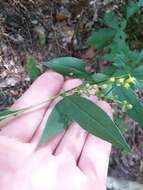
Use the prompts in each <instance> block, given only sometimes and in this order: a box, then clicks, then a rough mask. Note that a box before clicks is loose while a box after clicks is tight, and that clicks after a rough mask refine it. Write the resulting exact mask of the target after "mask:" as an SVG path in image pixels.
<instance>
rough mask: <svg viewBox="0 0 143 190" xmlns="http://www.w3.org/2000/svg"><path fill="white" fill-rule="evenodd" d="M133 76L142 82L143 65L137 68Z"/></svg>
mask: <svg viewBox="0 0 143 190" xmlns="http://www.w3.org/2000/svg"><path fill="white" fill-rule="evenodd" d="M133 75H134V76H135V77H136V78H137V79H140V80H142V79H143V65H141V66H139V67H137V68H136V69H135V70H134V71H133Z"/></svg>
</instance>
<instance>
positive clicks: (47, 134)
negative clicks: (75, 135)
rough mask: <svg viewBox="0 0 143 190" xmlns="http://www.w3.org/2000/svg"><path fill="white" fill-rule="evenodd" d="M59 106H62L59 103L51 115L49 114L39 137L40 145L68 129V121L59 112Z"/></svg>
mask: <svg viewBox="0 0 143 190" xmlns="http://www.w3.org/2000/svg"><path fill="white" fill-rule="evenodd" d="M60 104H62V102H61V101H60V102H59V103H57V104H56V106H55V107H54V109H53V111H52V113H51V114H50V116H49V118H48V120H47V123H46V126H45V129H44V131H43V134H42V136H41V139H40V144H43V143H45V142H46V141H47V140H48V139H50V138H52V137H54V136H56V135H57V134H59V133H61V132H62V131H63V130H64V129H65V128H67V127H68V123H69V119H68V117H67V116H66V115H65V114H63V113H62V112H61V111H60V110H59V106H60Z"/></svg>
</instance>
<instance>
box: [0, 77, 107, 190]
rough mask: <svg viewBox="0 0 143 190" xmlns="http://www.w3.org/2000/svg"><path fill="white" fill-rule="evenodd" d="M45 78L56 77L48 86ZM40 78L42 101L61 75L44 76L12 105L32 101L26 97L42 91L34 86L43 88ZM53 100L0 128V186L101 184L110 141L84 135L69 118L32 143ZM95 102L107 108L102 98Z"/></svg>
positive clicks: (44, 189) (28, 188) (55, 188)
mask: <svg viewBox="0 0 143 190" xmlns="http://www.w3.org/2000/svg"><path fill="white" fill-rule="evenodd" d="M50 80H52V81H53V80H55V81H54V82H53V84H51V86H50ZM40 83H42V84H44V83H48V85H49V90H48V92H47V91H46V90H45V92H43V97H41V100H42V99H44V98H45V97H47V96H54V95H55V94H56V93H58V92H59V91H60V89H61V87H62V84H63V79H62V77H61V76H59V75H57V74H55V73H48V74H45V75H43V76H42V77H41V79H39V80H37V82H35V84H33V86H32V87H31V88H30V89H29V91H27V93H26V94H25V95H24V96H23V97H22V98H21V99H20V100H18V101H17V103H16V104H15V105H14V106H13V108H20V107H25V104H27V105H28V104H30V103H31V101H30V100H33V101H34V100H35V101H37V98H36V97H33V96H34V95H35V96H37V97H38V98H39V97H40V96H39V95H38V94H37V93H40V91H42V89H41V90H40V91H39V89H38V88H37V87H39V88H43V85H42V84H40ZM77 83H79V81H78V80H76V79H75V80H71V81H67V82H65V84H64V87H63V88H65V89H69V88H72V87H73V86H75V85H77ZM45 85H46V84H45ZM36 90H37V92H36ZM34 91H35V93H34ZM44 96H45V97H44ZM26 100H27V102H26ZM95 101H97V100H95ZM34 103H36V102H33V104H34ZM54 104H55V102H53V103H52V104H51V105H50V106H49V104H47V105H46V106H45V107H44V108H42V109H40V110H37V111H34V112H33V113H29V114H26V115H24V116H21V117H20V118H17V119H16V120H13V121H12V122H10V123H7V125H6V126H5V128H3V130H2V131H1V138H0V186H1V190H7V189H11V190H17V189H21V190H39V189H40V190H73V189H76V190H92V189H97V190H104V189H106V188H105V181H106V175H107V168H108V158H109V153H110V144H109V143H107V142H105V141H102V140H100V139H98V138H95V137H93V136H92V135H89V134H87V133H86V132H85V131H84V130H83V129H81V128H80V127H79V126H78V125H77V124H76V123H73V124H72V125H71V126H70V127H69V129H68V130H67V131H66V132H64V133H63V134H60V135H58V136H57V137H56V138H54V139H52V140H50V141H48V142H47V143H46V144H44V145H43V146H41V147H38V148H36V147H37V144H38V141H39V138H40V135H41V133H42V131H43V128H44V126H45V122H46V120H47V117H48V115H49V113H50V111H51V109H52V108H53V106H54ZM100 104H104V105H103V106H104V109H106V110H107V112H108V113H110V110H109V109H110V108H109V106H108V105H107V104H105V103H103V102H100ZM47 107H48V110H47ZM46 110H47V111H46ZM45 111H46V114H45ZM43 116H44V117H43ZM31 120H32V123H31V122H30V121H31ZM101 158H102V163H101V164H100V162H101V161H100V159H101Z"/></svg>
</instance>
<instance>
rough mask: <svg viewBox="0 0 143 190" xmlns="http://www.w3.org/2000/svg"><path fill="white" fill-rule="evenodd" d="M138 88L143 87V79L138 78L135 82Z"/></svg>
mask: <svg viewBox="0 0 143 190" xmlns="http://www.w3.org/2000/svg"><path fill="white" fill-rule="evenodd" d="M135 88H136V89H141V90H142V89H143V80H137V79H136V84H135Z"/></svg>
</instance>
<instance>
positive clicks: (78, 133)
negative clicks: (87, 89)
mask: <svg viewBox="0 0 143 190" xmlns="http://www.w3.org/2000/svg"><path fill="white" fill-rule="evenodd" d="M77 84H78V85H79V84H81V81H79V80H77V79H73V80H68V81H67V82H66V84H65V86H64V87H65V89H66V90H69V89H70V87H71V86H72V87H74V86H77ZM86 136H87V132H86V131H85V130H83V129H82V128H81V127H80V126H79V125H78V124H77V123H72V124H71V125H70V127H69V129H68V130H67V131H66V133H65V135H64V137H63V139H62V140H61V142H60V144H59V145H58V147H57V148H56V151H55V155H58V154H61V153H63V154H70V156H72V157H73V158H74V160H77V159H78V157H79V155H80V153H81V150H82V147H83V145H84V142H85V139H86Z"/></svg>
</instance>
